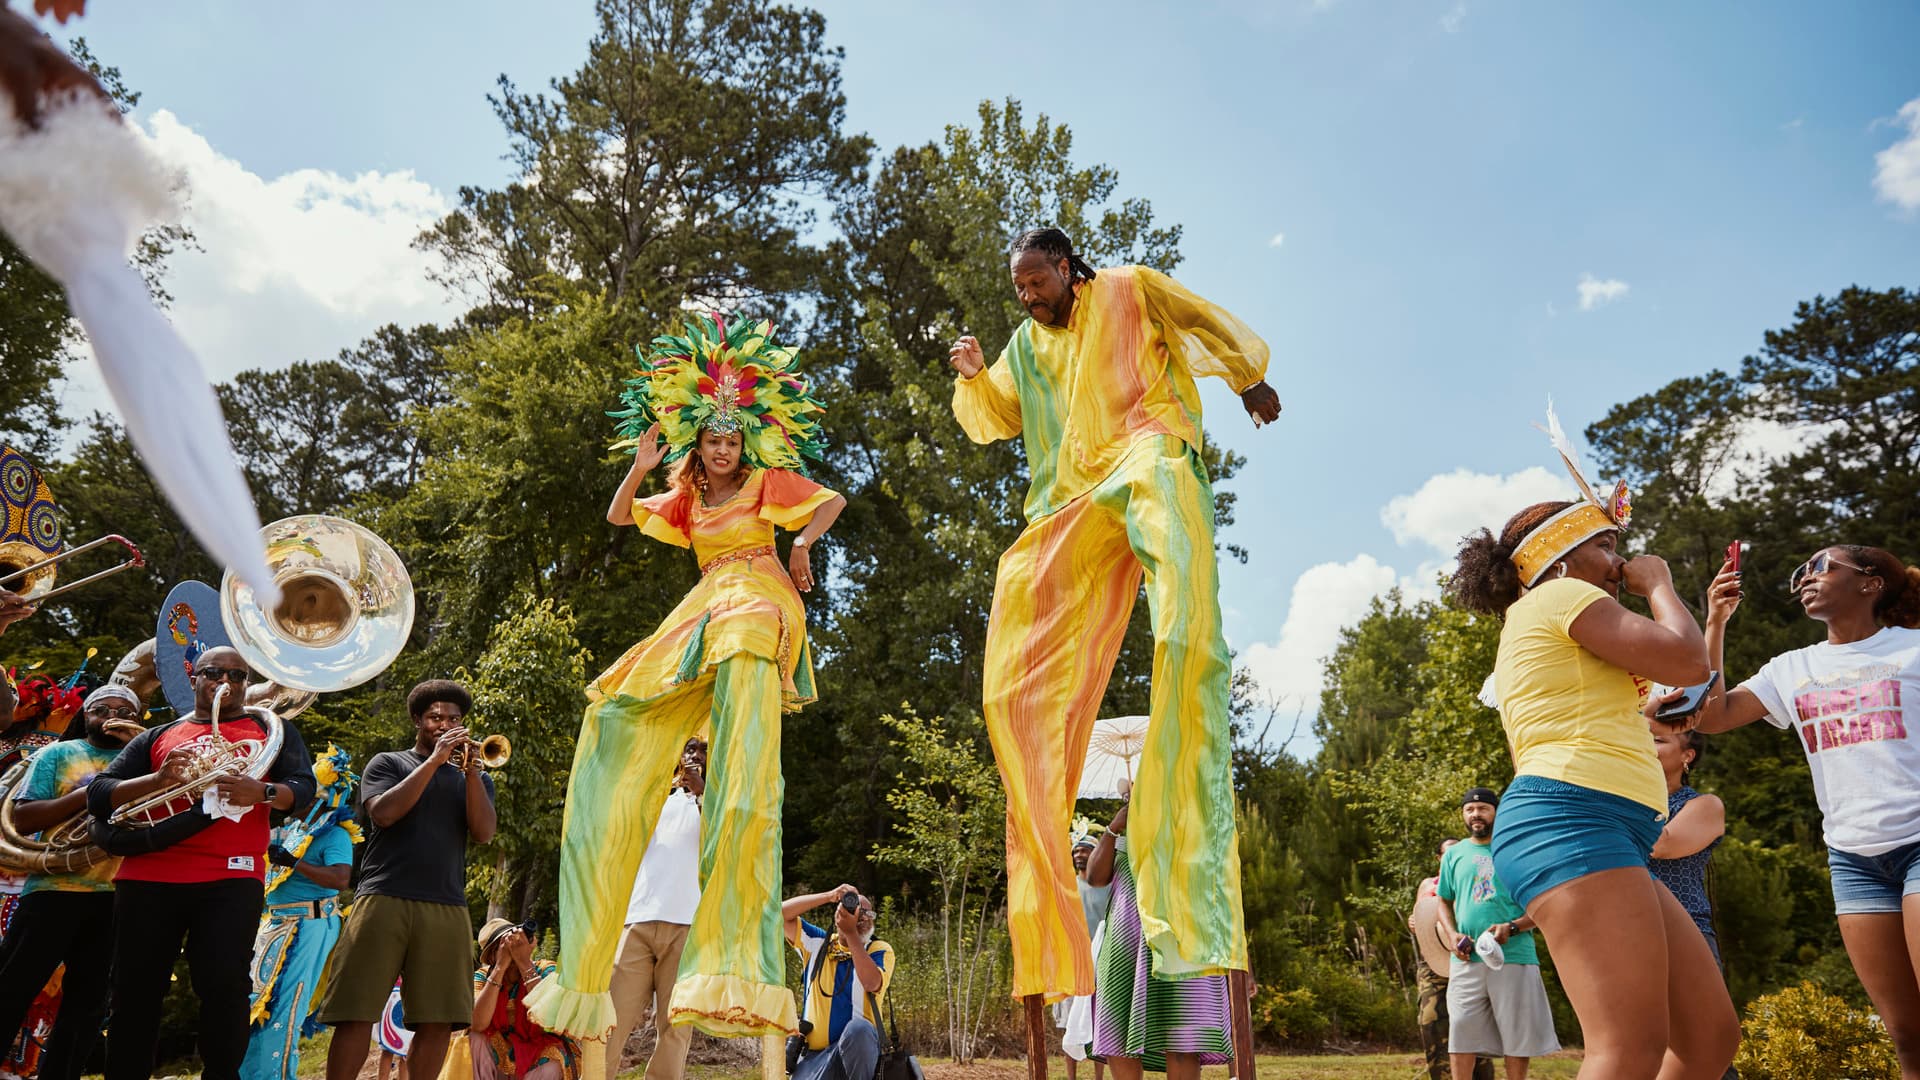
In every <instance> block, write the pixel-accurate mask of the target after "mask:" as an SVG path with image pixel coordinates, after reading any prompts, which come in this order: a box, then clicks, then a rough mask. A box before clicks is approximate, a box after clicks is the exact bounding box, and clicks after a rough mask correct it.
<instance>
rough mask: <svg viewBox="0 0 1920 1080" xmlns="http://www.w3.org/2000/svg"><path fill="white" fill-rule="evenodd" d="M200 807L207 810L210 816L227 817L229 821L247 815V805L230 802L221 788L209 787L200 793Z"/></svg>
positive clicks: (237, 819)
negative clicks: (221, 791) (236, 804)
mask: <svg viewBox="0 0 1920 1080" xmlns="http://www.w3.org/2000/svg"><path fill="white" fill-rule="evenodd" d="M200 809H201V810H203V811H205V812H206V814H207V816H208V817H216V818H226V819H227V820H228V821H239V820H240V819H241V818H243V817H246V816H247V807H244V806H235V805H233V804H232V803H230V802H228V801H227V797H226V796H225V795H223V794H221V793H220V789H219V788H208V789H207V790H205V791H203V792H201V793H200Z"/></svg>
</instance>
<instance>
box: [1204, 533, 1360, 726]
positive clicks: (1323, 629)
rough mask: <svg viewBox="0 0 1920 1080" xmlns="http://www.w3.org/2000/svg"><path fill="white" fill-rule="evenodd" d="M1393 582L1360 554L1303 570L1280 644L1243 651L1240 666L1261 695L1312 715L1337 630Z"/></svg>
mask: <svg viewBox="0 0 1920 1080" xmlns="http://www.w3.org/2000/svg"><path fill="white" fill-rule="evenodd" d="M1397 581H1398V576H1397V575H1396V574H1395V573H1394V571H1393V568H1392V567H1390V566H1385V565H1382V564H1381V563H1380V562H1379V560H1377V559H1375V558H1374V557H1373V556H1371V555H1365V554H1362V555H1358V556H1355V557H1354V558H1353V560H1352V561H1350V562H1345V563H1321V564H1320V565H1318V566H1315V567H1312V568H1310V569H1308V570H1307V572H1306V573H1304V574H1301V575H1300V577H1299V579H1298V580H1296V581H1295V582H1294V583H1293V595H1292V597H1291V598H1290V599H1289V601H1288V604H1287V621H1286V622H1285V623H1283V624H1282V625H1281V627H1280V639H1279V640H1278V641H1277V642H1274V643H1271V644H1269V643H1267V642H1264V641H1262V642H1255V643H1254V644H1252V645H1249V646H1247V647H1246V648H1245V649H1244V650H1242V651H1241V653H1240V657H1239V660H1240V662H1241V663H1242V664H1243V665H1245V666H1246V668H1247V670H1248V671H1249V672H1250V673H1251V674H1252V675H1253V678H1254V680H1255V681H1256V682H1258V683H1259V684H1260V688H1261V690H1262V691H1263V692H1265V693H1267V694H1271V695H1274V696H1275V697H1277V698H1279V699H1280V700H1282V701H1284V702H1286V704H1287V705H1288V706H1290V707H1292V708H1304V709H1305V710H1306V711H1307V712H1308V713H1309V714H1311V713H1313V712H1314V711H1316V710H1317V709H1318V708H1319V705H1320V680H1321V675H1322V671H1321V665H1322V662H1323V661H1325V659H1326V658H1327V656H1328V655H1329V654H1330V653H1332V652H1333V650H1334V647H1335V646H1337V645H1338V644H1339V643H1340V628H1341V627H1343V626H1348V625H1351V624H1352V623H1354V622H1356V621H1358V620H1359V618H1360V616H1362V615H1364V614H1366V611H1367V605H1368V604H1369V603H1370V602H1371V601H1372V600H1373V598H1374V597H1376V596H1379V595H1380V594H1382V593H1384V592H1386V591H1387V590H1388V589H1391V588H1393V586H1394V585H1395V583H1396V582H1397ZM1289 711H1291V709H1289Z"/></svg>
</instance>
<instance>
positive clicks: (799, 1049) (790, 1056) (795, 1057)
mask: <svg viewBox="0 0 1920 1080" xmlns="http://www.w3.org/2000/svg"><path fill="white" fill-rule="evenodd" d="M811 1034H813V1021H811V1020H808V1019H806V1018H805V1017H802V1018H801V1020H800V1034H798V1035H789V1036H787V1075H788V1076H792V1075H793V1071H794V1070H795V1069H798V1068H799V1067H800V1055H801V1054H803V1053H805V1052H806V1050H807V1036H809V1035H811Z"/></svg>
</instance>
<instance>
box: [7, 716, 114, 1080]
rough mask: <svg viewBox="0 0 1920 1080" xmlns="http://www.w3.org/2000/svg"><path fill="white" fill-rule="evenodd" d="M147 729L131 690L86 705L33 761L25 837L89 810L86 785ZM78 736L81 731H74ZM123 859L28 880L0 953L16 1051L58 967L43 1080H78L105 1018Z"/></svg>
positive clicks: (18, 820) (19, 805)
mask: <svg viewBox="0 0 1920 1080" xmlns="http://www.w3.org/2000/svg"><path fill="white" fill-rule="evenodd" d="M139 727H140V699H139V698H138V697H136V696H134V693H133V691H131V690H129V689H127V688H126V687H124V686H116V685H107V686H103V687H101V688H100V689H98V690H95V691H94V692H93V693H91V694H89V695H87V700H86V704H85V705H83V706H81V709H80V716H79V718H78V719H77V720H76V721H75V723H74V725H73V727H72V728H69V729H68V731H67V737H66V738H64V739H62V740H61V741H59V742H57V743H54V744H52V745H51V746H46V747H42V748H41V749H39V750H37V751H35V752H34V754H33V757H32V759H31V760H32V764H31V765H30V766H29V767H28V770H27V775H26V778H25V779H24V780H23V781H22V782H21V784H20V791H19V794H18V795H16V796H15V798H14V804H13V821H14V825H15V827H17V828H18V829H19V830H20V831H21V832H22V833H37V832H40V831H41V830H43V829H47V828H51V827H52V826H55V825H58V824H60V823H61V822H63V821H66V820H67V819H69V818H71V817H73V816H74V815H75V814H78V813H80V812H81V811H83V810H85V809H86V799H87V785H88V784H89V783H91V782H92V780H93V778H94V777H95V776H97V775H99V774H100V773H101V772H102V771H103V770H104V769H106V767H107V766H108V765H111V764H112V763H113V759H114V756H115V755H117V754H118V753H119V752H120V748H121V747H122V746H123V745H124V744H125V743H126V742H127V739H128V737H129V735H130V734H131V733H133V732H137V731H138V730H139ZM76 729H77V730H76ZM119 866H120V860H119V859H105V860H103V861H101V862H97V863H94V864H93V865H92V866H91V867H88V868H87V869H85V870H82V871H79V872H77V873H71V874H56V873H50V872H49V873H34V874H29V875H28V876H27V883H26V889H25V892H24V894H23V895H22V897H21V900H20V908H19V910H18V911H17V912H16V913H15V915H14V917H13V932H12V933H10V934H8V935H7V937H6V941H5V943H4V944H0V1046H12V1045H13V1043H14V1040H15V1039H16V1038H17V1037H18V1034H19V1030H20V1025H21V1023H22V1021H23V1020H24V1019H25V1018H26V1015H27V1010H28V1008H29V1007H30V1006H31V1005H32V1004H33V999H34V995H35V994H37V993H39V991H40V988H41V987H42V986H45V985H46V983H47V980H48V979H49V978H51V977H52V976H53V972H54V969H55V968H57V967H59V966H60V965H61V964H65V965H66V967H67V973H66V978H65V979H64V981H63V982H62V984H61V997H60V1012H59V1014H58V1016H57V1018H56V1019H55V1020H54V1023H53V1032H52V1034H51V1035H49V1036H48V1038H47V1047H46V1053H45V1054H43V1055H42V1056H41V1058H40V1076H41V1077H43V1078H44V1080H76V1078H78V1077H79V1076H80V1069H81V1066H82V1065H83V1064H85V1062H86V1060H87V1055H88V1054H89V1053H91V1052H92V1049H93V1042H94V1039H95V1038H97V1037H98V1036H99V1034H100V1018H101V1017H102V1016H103V1015H105V1013H106V1011H107V971H108V969H109V968H110V967H111V966H112V963H113V932H112V928H113V874H114V871H115V870H117V869H119Z"/></svg>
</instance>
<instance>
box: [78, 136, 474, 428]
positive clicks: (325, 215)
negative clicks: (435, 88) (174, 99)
mask: <svg viewBox="0 0 1920 1080" xmlns="http://www.w3.org/2000/svg"><path fill="white" fill-rule="evenodd" d="M143 132H144V133H145V134H146V135H147V137H148V140H149V145H150V146H151V148H152V149H153V150H154V152H155V153H157V154H159V155H160V157H161V158H162V159H163V160H164V161H166V162H167V163H168V164H169V165H171V166H172V167H174V168H175V169H176V170H178V171H179V172H180V173H181V174H182V175H183V176H184V177H185V180H186V187H187V193H188V194H187V209H186V215H185V220H186V223H187V224H188V225H189V226H191V227H192V229H193V231H194V233H195V235H196V237H197V239H198V243H199V247H200V249H201V250H197V251H195V250H187V251H180V252H176V253H175V254H174V256H173V257H172V259H171V260H170V261H169V266H168V272H167V276H166V286H167V289H168V291H169V292H171V293H172V294H173V297H174V302H173V306H172V308H171V310H170V312H169V315H170V317H171V318H172V320H173V323H174V325H175V326H176V327H177V328H178V329H179V331H180V334H181V336H182V337H183V338H185V339H186V341H187V344H188V345H190V346H192V347H193V350H194V351H195V353H197V354H198V355H199V357H200V362H201V364H202V366H203V367H205V368H206V371H207V375H208V377H209V378H211V379H214V380H216V381H220V380H225V379H228V378H231V377H232V376H233V375H235V374H236V373H238V372H240V371H243V370H246V369H248V368H256V367H264V368H278V367H285V366H286V365H288V364H291V363H293V362H295V361H297V360H303V359H323V358H327V357H331V356H333V355H334V354H336V353H337V352H339V351H340V350H341V349H342V348H346V347H348V346H351V345H354V344H357V343H358V342H359V341H360V340H361V339H362V338H363V337H365V336H366V335H367V334H368V333H369V332H371V331H372V330H374V329H376V328H378V327H379V326H381V325H383V324H385V323H389V322H397V323H400V324H402V325H409V324H413V323H418V322H431V321H436V320H444V319H448V318H451V317H453V316H455V315H457V314H458V313H459V312H460V310H462V307H463V305H461V304H459V303H458V302H457V301H455V300H454V299H453V298H451V297H449V296H448V295H447V294H446V293H445V292H444V291H443V290H442V289H441V288H440V287H439V286H437V285H434V284H433V283H432V282H430V281H428V280H427V273H428V271H429V270H430V269H431V268H432V267H433V265H434V260H433V257H432V256H430V255H428V254H426V253H424V252H419V251H415V250H413V248H412V246H411V245H412V241H413V238H414V237H415V236H416V235H418V234H419V232H420V231H421V230H422V229H423V228H425V227H427V226H428V225H431V224H432V223H433V222H434V221H436V220H438V219H439V218H440V217H442V216H443V215H445V214H446V213H447V212H448V210H449V209H451V205H452V203H451V200H450V199H448V198H447V196H446V195H444V194H442V193H441V192H439V191H436V190H435V189H434V188H433V187H432V186H431V185H429V184H427V183H426V182H425V181H423V180H421V179H419V178H418V177H416V176H415V175H414V174H413V173H412V172H406V171H403V172H388V173H382V172H363V173H360V174H358V175H355V176H343V175H341V174H339V173H336V172H331V171H327V170H323V169H299V170H296V171H293V172H289V173H285V174H282V175H279V176H274V177H265V176H261V175H259V174H257V173H255V172H252V171H250V170H249V169H248V168H247V167H246V166H245V164H243V163H242V162H239V161H236V160H234V159H233V158H231V157H228V156H226V155H224V154H222V153H221V152H220V151H219V150H217V149H216V148H214V147H213V146H212V145H211V144H210V143H208V142H207V140H206V139H205V138H204V137H203V136H201V135H200V134H198V133H197V132H195V131H193V130H192V129H191V128H190V127H188V126H187V125H186V124H184V123H183V122H181V121H180V119H179V118H178V117H176V116H174V115H173V114H172V113H170V112H166V111H164V110H162V111H159V112H155V113H154V114H153V115H152V116H151V117H150V118H149V119H148V120H147V121H146V123H145V124H144V125H143ZM72 375H73V379H72V382H71V383H70V386H69V390H68V392H67V402H66V408H67V412H68V414H69V415H83V414H84V413H85V412H86V411H88V410H90V409H94V408H100V409H106V408H108V407H109V406H108V403H107V398H106V396H105V393H104V391H103V390H102V389H101V387H100V384H99V377H98V374H97V372H96V371H95V370H94V369H93V368H92V367H91V365H87V366H84V367H81V368H77V369H75V370H74V371H73V372H72Z"/></svg>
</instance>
